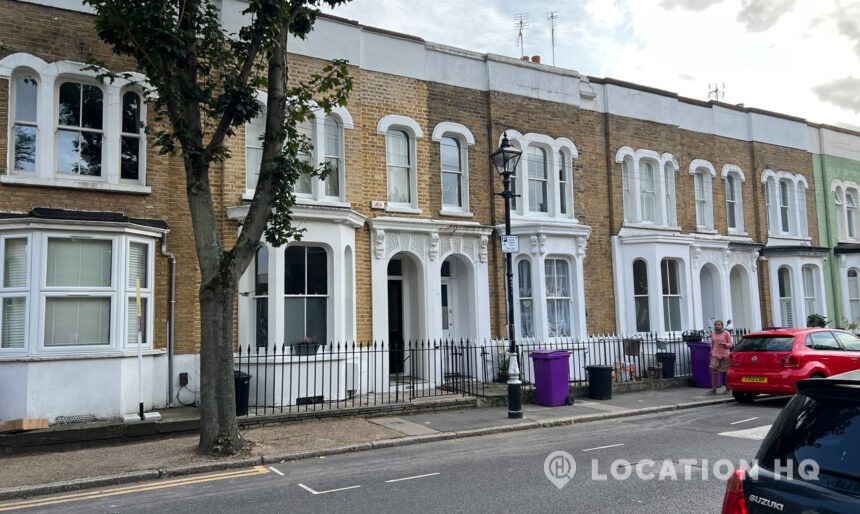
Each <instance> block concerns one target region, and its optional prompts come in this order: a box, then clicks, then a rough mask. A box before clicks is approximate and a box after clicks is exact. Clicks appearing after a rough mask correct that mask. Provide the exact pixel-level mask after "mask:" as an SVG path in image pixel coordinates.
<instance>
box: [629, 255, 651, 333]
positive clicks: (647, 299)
mask: <svg viewBox="0 0 860 514" xmlns="http://www.w3.org/2000/svg"><path fill="white" fill-rule="evenodd" d="M637 263H642V266H641V268H640V270H641V271H642V272H643V273H644V274H645V276H644V277H642V278H643V279H644V285H645V290H644V291H640V292H637V279H638V278H639V277H638V276H637V274H636V271H637V270H636V268H637V266H636V264H637ZM648 275H649V271H648V262H647V261H646V260H645V259H634V260H633V262H632V263H631V277H632V279H633V280H632V282H631V287H630V290H631V292H632V293H633V326H634V327H635V329H636V332H651V296H650V294H649V291H650V289H651V287H650V286H651V284H650V283H649V282H648ZM642 300H644V308H645V314H646V316H645V317H644V318H643V322H644V323H645V324H646V326H640V325H639V304H640V303H642Z"/></svg>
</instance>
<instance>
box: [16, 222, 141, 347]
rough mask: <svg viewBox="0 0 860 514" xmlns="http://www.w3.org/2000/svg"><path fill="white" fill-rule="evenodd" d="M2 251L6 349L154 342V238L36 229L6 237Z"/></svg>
mask: <svg viewBox="0 0 860 514" xmlns="http://www.w3.org/2000/svg"><path fill="white" fill-rule="evenodd" d="M0 251H2V252H3V255H2V259H0V262H2V265H3V273H2V287H0V306H2V308H0V316H2V323H0V326H2V331H0V351H13V352H26V353H29V354H37V353H39V352H42V351H46V352H61V351H95V352H101V351H115V350H122V349H124V348H127V347H129V346H134V345H136V344H137V343H138V341H141V342H142V343H143V344H144V345H147V346H150V345H151V344H152V330H151V328H152V297H153V283H152V282H153V280H152V270H153V262H152V258H153V252H154V244H153V242H152V240H151V239H144V238H140V237H138V236H134V237H132V236H131V235H127V234H121V233H116V234H105V233H86V232H74V231H72V232H54V231H48V230H45V231H41V230H36V231H32V232H20V233H14V232H13V233H9V234H7V235H5V236H3V238H2V245H0ZM138 306H139V309H138Z"/></svg>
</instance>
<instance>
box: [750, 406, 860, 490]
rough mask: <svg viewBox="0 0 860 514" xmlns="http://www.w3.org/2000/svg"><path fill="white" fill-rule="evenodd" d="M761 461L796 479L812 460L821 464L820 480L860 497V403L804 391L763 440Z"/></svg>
mask: <svg viewBox="0 0 860 514" xmlns="http://www.w3.org/2000/svg"><path fill="white" fill-rule="evenodd" d="M756 459H758V464H759V466H761V467H763V468H765V469H768V470H771V471H774V472H780V474H786V473H790V476H793V477H794V478H795V479H797V478H798V477H802V474H801V473H800V469H799V467H800V466H799V465H800V464H801V463H802V462H803V461H804V460H806V459H812V460H814V461H815V462H816V463H817V465H818V481H817V482H815V483H816V484H818V485H820V486H823V487H826V488H828V489H834V490H838V491H841V492H842V493H844V494H849V495H852V496H857V497H860V403H857V402H855V401H846V398H845V397H844V396H843V397H841V398H836V397H834V398H827V397H824V398H812V397H809V396H806V395H803V394H798V395H797V396H796V397H795V398H794V399H793V400H792V401H791V402H789V403H788V405H786V407H785V411H784V412H783V414H782V415H781V416H780V417H779V419H778V421H777V423H775V424H774V426H773V428H772V430H771V431H770V433H769V434H768V436H767V438H765V440H764V441H763V442H762V446H761V448H760V450H759V453H758V455H757V456H756ZM777 468H778V469H777ZM803 468H804V469H805V470H806V471H808V470H809V469H810V468H809V466H803Z"/></svg>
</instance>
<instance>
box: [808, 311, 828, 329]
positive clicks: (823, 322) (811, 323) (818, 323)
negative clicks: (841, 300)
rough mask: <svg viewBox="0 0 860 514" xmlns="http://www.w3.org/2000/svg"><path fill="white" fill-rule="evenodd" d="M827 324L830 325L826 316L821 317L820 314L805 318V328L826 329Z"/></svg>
mask: <svg viewBox="0 0 860 514" xmlns="http://www.w3.org/2000/svg"><path fill="white" fill-rule="evenodd" d="M828 323H830V320H828V319H827V316H822V315H821V314H815V313H813V314H810V315H809V316H807V317H806V326H807V327H826V326H827V324H828Z"/></svg>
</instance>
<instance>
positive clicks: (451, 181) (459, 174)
mask: <svg viewBox="0 0 860 514" xmlns="http://www.w3.org/2000/svg"><path fill="white" fill-rule="evenodd" d="M439 158H440V160H441V161H442V205H443V207H449V208H454V209H462V208H463V159H462V150H461V147H460V141H458V140H457V139H455V138H453V137H448V136H444V137H442V138H441V139H440V140H439Z"/></svg>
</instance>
